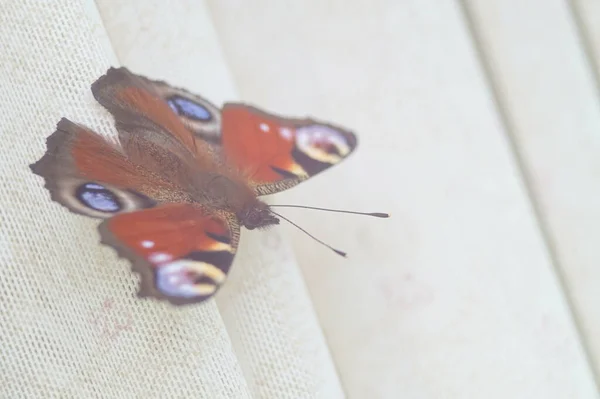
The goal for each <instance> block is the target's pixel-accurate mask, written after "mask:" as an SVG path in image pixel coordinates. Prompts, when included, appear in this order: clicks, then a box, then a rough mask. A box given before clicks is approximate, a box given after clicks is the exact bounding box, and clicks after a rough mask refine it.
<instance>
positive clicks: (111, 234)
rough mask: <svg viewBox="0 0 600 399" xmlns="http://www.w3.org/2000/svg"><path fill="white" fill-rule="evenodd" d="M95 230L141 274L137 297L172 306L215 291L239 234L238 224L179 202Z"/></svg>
mask: <svg viewBox="0 0 600 399" xmlns="http://www.w3.org/2000/svg"><path fill="white" fill-rule="evenodd" d="M132 226H135V228H132ZM99 229H100V233H101V236H102V242H103V243H104V244H108V245H110V246H112V247H114V248H116V249H117V251H118V253H119V255H121V256H124V257H126V258H128V259H129V260H130V261H131V262H132V264H133V267H134V269H135V270H136V271H137V272H139V273H140V275H141V277H142V282H141V288H140V291H139V294H140V296H150V297H154V298H158V299H166V300H168V301H169V302H171V303H172V304H175V305H185V304H192V303H197V302H202V301H205V300H206V299H208V298H210V297H212V296H213V295H214V294H215V293H216V292H217V290H218V289H219V288H220V287H221V285H222V284H223V283H224V282H225V280H226V278H227V274H228V272H229V268H230V267H231V263H232V262H233V258H234V255H235V251H236V248H237V241H238V237H239V225H238V224H237V222H235V221H233V220H231V219H228V218H227V216H225V215H217V214H211V213H209V212H208V211H206V210H204V209H202V208H200V207H198V206H194V205H192V204H183V203H181V204H165V205H161V206H158V207H155V208H152V209H146V210H141V211H137V212H132V213H125V214H121V215H117V216H115V217H113V218H110V219H108V220H106V221H104V222H103V223H102V224H101V225H100V227H99Z"/></svg>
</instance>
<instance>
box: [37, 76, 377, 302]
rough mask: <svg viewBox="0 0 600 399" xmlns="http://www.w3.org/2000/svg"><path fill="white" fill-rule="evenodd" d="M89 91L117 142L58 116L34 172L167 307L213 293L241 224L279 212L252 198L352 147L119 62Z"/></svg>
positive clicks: (312, 125)
mask: <svg viewBox="0 0 600 399" xmlns="http://www.w3.org/2000/svg"><path fill="white" fill-rule="evenodd" d="M91 88H92V93H93V95H94V97H95V98H96V100H97V101H98V102H99V103H100V104H101V105H102V106H103V107H105V108H106V109H107V110H108V111H109V112H110V113H111V114H112V115H113V117H114V119H115V126H116V128H117V131H118V140H109V139H107V138H104V137H103V136H101V135H99V134H98V133H95V132H94V131H92V130H90V129H88V128H86V127H84V126H81V125H78V124H75V123H73V122H71V121H70V120H68V119H66V118H62V119H61V120H60V122H58V124H57V127H56V130H55V132H54V133H52V134H51V135H50V136H49V137H48V139H47V143H46V144H47V151H46V153H45V154H44V155H43V157H42V158H41V159H39V160H38V161H37V162H36V163H34V164H32V165H31V166H30V167H31V170H32V171H33V172H34V173H35V174H37V175H39V176H41V177H43V178H44V180H45V187H46V188H47V189H48V190H49V191H50V194H51V198H52V199H53V200H54V201H56V202H58V203H60V204H62V205H64V206H66V207H67V208H68V209H70V210H71V211H72V212H75V213H79V214H82V215H87V216H91V217H96V218H101V219H104V220H103V221H102V222H101V224H100V225H99V231H100V235H101V242H102V243H103V244H106V245H109V246H111V247H113V248H114V249H116V251H117V253H118V254H119V255H120V256H122V257H126V258H127V259H129V260H130V261H131V263H132V266H133V269H134V270H135V271H137V272H139V273H140V274H141V277H142V279H141V287H140V290H139V295H140V296H150V297H154V298H157V299H163V300H167V301H169V302H170V303H172V304H175V305H185V304H191V303H197V302H201V301H204V300H206V299H208V298H210V297H212V296H213V295H214V294H215V293H216V292H217V290H218V289H219V287H220V286H221V285H222V284H223V283H224V282H225V280H226V278H227V274H228V272H229V269H230V266H231V264H232V262H233V258H234V255H235V253H236V249H237V246H238V242H239V238H240V226H244V227H246V228H248V229H255V228H266V227H269V226H272V225H276V224H279V220H280V218H283V219H285V218H284V217H283V216H281V215H279V214H277V213H275V212H274V211H273V210H272V209H271V207H270V206H269V205H267V204H266V203H265V202H263V201H261V200H260V199H259V198H258V197H259V196H262V195H267V194H273V193H277V192H280V191H283V190H286V189H288V188H290V187H293V186H295V185H297V184H298V183H300V182H302V181H304V180H306V179H308V178H310V177H312V176H315V175H317V174H319V173H320V172H322V171H324V170H325V169H327V168H329V167H331V166H332V165H335V164H337V163H339V162H340V161H342V160H343V159H345V158H346V157H347V156H348V155H350V154H351V153H352V152H353V151H354V149H355V148H356V144H357V140H356V136H355V135H354V134H353V133H351V132H350V131H348V130H346V129H343V128H341V127H338V126H334V125H331V124H328V123H323V122H319V121H316V120H313V119H292V118H284V117H280V116H276V115H273V114H270V113H267V112H265V111H261V110H259V109H257V108H255V107H252V106H249V105H245V104H240V103H226V104H225V105H224V106H223V107H222V109H219V108H218V107H217V106H215V105H214V104H212V103H211V102H210V101H208V100H206V99H204V98H202V97H200V96H198V95H195V94H193V93H190V92H188V91H187V90H184V89H181V88H176V87H173V86H171V85H169V84H167V83H166V82H162V81H154V80H150V79H148V78H145V77H142V76H138V75H135V74H133V73H131V72H130V71H129V70H127V69H126V68H110V69H109V70H108V71H107V73H106V74H105V75H103V76H102V77H100V78H99V79H98V80H96V81H95V82H94V83H93V84H92V87H91ZM307 208H310V207H307ZM317 209H318V208H317ZM371 215H373V216H378V217H387V214H379V213H377V214H371ZM285 220H287V219H285ZM313 238H314V237H313ZM330 248H331V247H330ZM332 249H333V248H332ZM335 251H336V252H338V253H339V254H342V255H344V254H343V253H342V252H341V251H337V250H335Z"/></svg>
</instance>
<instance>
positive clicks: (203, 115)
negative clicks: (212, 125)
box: [167, 95, 213, 122]
mask: <svg viewBox="0 0 600 399" xmlns="http://www.w3.org/2000/svg"><path fill="white" fill-rule="evenodd" d="M167 103H168V104H169V106H170V107H171V109H172V110H173V111H175V113H177V114H178V115H181V116H185V117H186V118H190V119H194V120H197V121H201V122H210V121H211V120H212V119H213V116H212V114H211V113H210V111H209V110H208V109H207V108H206V107H204V106H202V105H200V104H198V103H196V102H194V101H192V100H190V99H188V98H185V97H181V96H178V95H174V96H171V97H169V98H168V99H167Z"/></svg>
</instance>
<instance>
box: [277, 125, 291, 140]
mask: <svg viewBox="0 0 600 399" xmlns="http://www.w3.org/2000/svg"><path fill="white" fill-rule="evenodd" d="M279 135H280V136H281V137H283V138H284V139H286V140H287V141H290V140H291V139H292V138H293V137H294V134H293V133H292V131H291V129H289V128H287V127H282V128H280V129H279Z"/></svg>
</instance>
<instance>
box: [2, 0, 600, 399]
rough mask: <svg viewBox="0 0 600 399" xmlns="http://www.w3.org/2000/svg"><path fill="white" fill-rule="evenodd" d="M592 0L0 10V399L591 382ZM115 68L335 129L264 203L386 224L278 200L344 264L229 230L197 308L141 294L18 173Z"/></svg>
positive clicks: (399, 392) (89, 234)
mask: <svg viewBox="0 0 600 399" xmlns="http://www.w3.org/2000/svg"><path fill="white" fill-rule="evenodd" d="M595 4H596V3H595V2H593V1H592V0H577V1H573V2H572V3H569V2H567V1H560V0H549V1H547V0H543V1H542V0H525V1H517V0H508V1H504V2H491V1H490V2H488V1H483V0H482V1H477V0H465V1H462V2H460V1H451V0H441V1H434V0H419V1H384V0H377V1H369V2H367V1H359V0H353V1H332V0H328V1H317V0H314V1H312V0H311V1H305V2H291V1H277V2H275V1H266V0H253V1H240V0H226V1H223V0H219V1H212V0H207V1H206V2H202V1H197V0H196V1H191V0H189V1H187V0H185V1H184V0H180V1H171V2H161V1H158V0H157V1H152V2H148V3H146V2H142V1H141V0H140V1H133V2H128V3H126V4H123V3H122V2H117V1H110V0H100V1H97V2H96V4H94V3H93V2H92V1H81V2H66V1H62V2H61V1H51V2H43V1H34V0H31V1H29V2H24V3H23V2H21V1H16V0H15V1H12V0H10V1H6V2H4V3H2V5H0V45H1V46H0V54H1V55H2V59H3V60H4V61H3V62H2V63H0V72H1V73H0V85H1V87H3V90H2V91H1V92H0V110H1V111H0V112H1V113H0V132H2V135H3V138H4V140H3V141H2V142H3V143H4V144H3V146H2V150H3V154H5V156H4V157H3V161H1V162H2V165H3V166H2V174H1V176H2V179H3V186H2V189H1V190H2V191H0V201H1V205H0V216H1V219H0V222H1V224H0V233H1V234H0V238H1V245H2V247H1V248H2V251H1V254H0V256H1V257H0V262H1V263H2V267H3V272H2V274H0V287H2V290H1V291H0V300H1V301H2V312H0V340H2V341H1V342H0V344H1V345H0V369H1V370H3V371H4V370H7V372H4V373H0V396H1V397H17V396H18V394H17V393H19V394H22V396H23V397H107V396H108V397H140V396H145V397H206V398H219V397H224V398H226V397H233V398H238V397H240V398H242V397H257V398H259V397H260V398H283V397H289V398H313V397H321V398H338V397H350V398H586V399H587V398H598V397H599V396H600V395H599V393H598V389H597V379H598V377H600V374H599V373H598V370H600V339H599V337H600V317H599V316H598V312H597V309H598V305H600V296H599V294H598V286H599V284H600V272H599V271H598V270H599V269H598V267H597V263H598V260H599V259H600V250H599V249H597V248H599V247H597V246H596V245H595V244H596V242H597V241H598V239H597V237H600V234H599V233H600V231H599V229H600V227H598V226H600V213H599V211H598V209H599V208H598V205H597V204H598V203H600V201H599V200H600V191H599V189H598V187H599V185H598V183H599V180H600V177H599V175H598V171H599V170H600V164H599V161H598V159H599V158H598V150H600V148H599V146H600V135H599V134H598V132H600V107H599V105H600V104H599V103H598V94H599V92H598V88H599V87H600V85H598V82H599V79H598V76H599V75H600V68H598V66H599V65H600V52H599V51H597V49H598V46H597V44H598V43H600V35H599V32H600V8H598V7H597V6H596V5H595ZM115 64H122V65H125V66H128V67H129V68H131V69H132V70H134V71H135V72H138V73H143V74H147V75H149V76H152V77H154V78H162V79H168V80H169V81H171V82H173V83H175V84H178V85H183V86H185V87H188V88H189V89H190V90H193V91H196V92H198V93H200V94H203V95H205V96H207V97H208V98H210V99H212V100H213V101H215V102H217V103H220V102H223V101H226V100H235V99H243V100H244V101H248V102H251V103H253V104H255V105H258V106H260V107H263V108H266V109H269V110H271V111H275V112H281V113H285V114H290V115H295V116H303V115H312V116H315V117H319V118H323V119H328V120H331V121H332V122H334V123H338V124H341V125H344V126H347V127H350V128H352V129H354V130H355V131H356V132H357V134H358V135H359V140H360V142H359V147H358V150H357V152H356V154H354V155H353V156H352V158H351V159H349V160H348V161H347V162H344V163H343V164H342V165H339V166H338V167H335V168H333V169H331V170H330V171H328V172H327V173H326V174H323V175H320V176H319V177H317V178H315V179H313V180H311V181H309V182H306V183H303V184H302V185H301V186H298V187H297V188H295V189H293V190H290V191H289V192H286V193H282V194H280V195H277V196H274V197H273V198H272V200H271V201H272V202H273V203H301V204H306V205H316V206H329V207H338V208H345V209H356V210H367V211H388V212H391V213H392V215H393V218H391V219H388V220H378V219H369V218H361V217H354V216H351V215H338V214H323V213H316V212H310V211H293V210H286V215H289V216H290V217H293V218H294V220H296V221H298V222H299V223H300V224H301V225H302V226H303V227H305V228H307V229H308V230H309V231H312V232H314V233H315V234H318V236H319V237H321V238H323V239H325V240H326V241H327V242H329V243H331V244H332V245H334V246H337V247H340V248H342V249H345V250H347V251H348V252H349V258H348V259H346V260H344V259H341V258H337V257H336V256H335V255H333V254H331V253H329V252H328V251H327V250H326V249H324V248H322V247H320V246H318V245H317V244H316V243H314V242H312V241H310V240H309V239H307V238H306V237H305V236H303V235H302V234H301V233H299V232H297V231H295V230H294V229H293V228H290V227H289V226H283V227H282V228H281V229H278V230H276V231H275V230H274V231H272V232H269V233H258V234H248V232H247V231H244V233H243V239H242V248H241V250H240V255H239V256H238V257H237V259H236V262H235V264H234V271H233V273H232V276H231V280H230V282H229V284H228V285H227V286H226V288H225V289H224V290H223V291H222V293H221V295H220V296H219V297H218V298H217V300H216V301H214V302H211V303H209V304H206V305H205V306H202V307H197V308H193V309H186V310H180V309H172V308H170V307H168V306H163V305H162V304H156V303H153V302H140V301H137V300H136V299H135V298H133V296H132V293H133V292H134V290H135V288H136V284H137V281H136V279H135V278H134V277H131V275H130V274H129V272H128V266H127V264H126V263H125V262H121V261H116V260H115V256H114V253H113V251H111V250H110V249H107V248H104V247H100V246H99V245H98V244H97V235H96V231H95V229H94V226H95V222H93V221H89V220H87V219H84V218H82V217H78V216H73V215H71V214H68V213H67V212H66V211H65V210H64V209H63V208H61V207H59V206H57V205H55V204H53V203H50V201H49V200H48V195H47V193H46V192H45V191H44V190H43V189H42V187H41V182H40V181H39V179H37V178H36V177H35V176H32V175H31V173H29V171H28V169H27V168H26V165H27V164H28V163H30V162H31V161H32V160H35V159H36V158H37V157H38V156H40V155H41V154H42V152H43V149H44V146H43V142H44V139H45V137H46V136H47V135H48V134H49V133H51V132H52V129H53V127H54V125H55V123H56V121H58V119H60V117H61V116H68V117H70V118H73V119H74V120H77V121H80V122H84V123H87V124H88V125H90V126H93V127H95V128H97V129H98V130H101V131H103V132H106V133H110V131H111V129H110V118H108V117H107V116H106V115H105V113H104V112H103V111H102V110H101V109H100V107H99V106H98V105H97V104H95V103H94V101H93V99H92V98H91V95H90V93H89V84H90V83H91V82H92V81H93V80H94V79H95V78H96V77H97V76H99V75H100V74H101V73H102V72H103V71H104V70H105V69H106V68H107V67H108V66H109V65H115ZM73 243H77V244H75V245H74V244H73ZM265 276H268V278H265ZM114 320H117V323H115V322H114ZM115 325H117V326H120V325H123V326H126V327H125V328H122V329H118V328H117V329H115V327H114V326H115ZM24 380H26V381H30V383H28V384H25V383H23V381H24Z"/></svg>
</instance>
